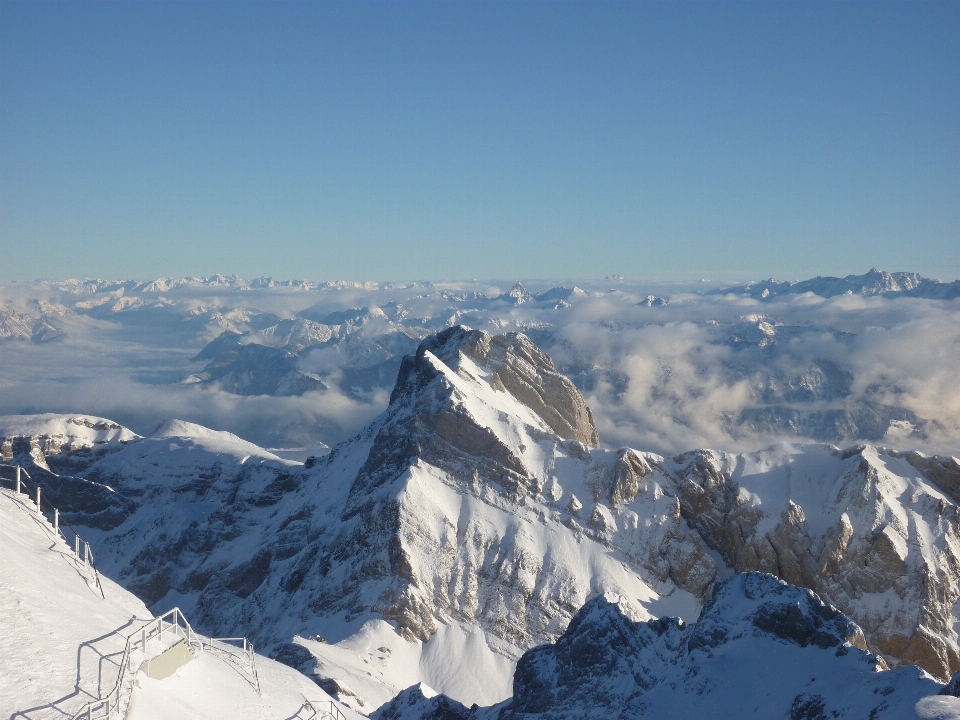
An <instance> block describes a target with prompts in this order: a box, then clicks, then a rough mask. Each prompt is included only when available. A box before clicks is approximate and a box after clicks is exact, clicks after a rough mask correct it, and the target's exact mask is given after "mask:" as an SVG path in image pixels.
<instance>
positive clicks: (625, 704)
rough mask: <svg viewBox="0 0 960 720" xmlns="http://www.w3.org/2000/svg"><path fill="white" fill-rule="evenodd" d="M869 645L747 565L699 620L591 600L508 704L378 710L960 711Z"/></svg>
mask: <svg viewBox="0 0 960 720" xmlns="http://www.w3.org/2000/svg"><path fill="white" fill-rule="evenodd" d="M865 650H866V645H865V643H864V638H863V633H862V632H861V631H860V628H859V627H857V625H856V624H855V623H853V622H852V621H851V620H850V619H849V618H847V617H846V616H844V615H843V614H842V613H839V612H837V610H836V609H835V608H833V607H831V606H830V605H826V604H824V603H823V602H821V601H820V599H819V598H817V596H816V595H814V594H813V593H812V592H810V591H809V590H801V589H800V588H797V587H793V586H791V585H787V584H785V583H783V582H782V581H779V580H777V579H776V578H774V577H772V576H771V575H764V574H760V573H747V574H743V575H737V576H736V577H733V578H730V579H728V580H725V581H723V582H722V583H720V584H719V585H718V586H717V589H716V592H715V593H714V595H713V597H712V598H711V599H710V601H709V602H708V603H707V605H706V607H704V609H703V613H702V615H701V616H700V619H699V620H698V621H697V622H695V623H692V624H684V623H683V622H682V621H679V620H678V619H676V618H667V617H664V618H660V619H658V620H651V621H641V620H638V619H637V618H636V617H634V616H633V615H632V613H631V611H630V607H629V605H625V604H624V603H623V601H622V599H621V598H620V597H618V596H617V595H612V594H608V595H603V596H598V597H596V598H594V599H593V600H591V601H590V602H588V603H587V604H586V605H585V606H584V607H583V609H581V610H580V611H579V612H578V613H577V614H576V616H575V617H574V618H573V620H572V621H571V622H570V625H569V627H568V628H567V629H566V631H565V632H564V633H563V635H561V636H560V637H559V638H558V639H557V641H556V643H552V644H549V645H541V646H540V647H536V648H533V649H532V650H530V651H528V652H527V653H525V654H524V656H523V657H522V658H521V659H520V662H519V663H518V665H517V672H516V677H515V678H514V683H513V688H514V694H513V697H512V698H511V699H510V700H509V701H507V702H504V703H502V704H501V705H498V706H494V707H490V708H474V709H473V710H468V709H467V708H466V707H465V706H463V705H461V704H459V703H456V702H455V701H451V700H450V699H448V698H446V697H444V696H442V695H435V694H434V693H433V692H432V690H431V689H429V688H424V687H422V686H421V687H413V688H409V689H408V690H405V691H404V692H403V693H401V694H400V695H398V696H397V697H396V698H394V700H393V701H391V702H390V703H389V704H387V705H385V706H383V707H381V708H380V709H378V710H377V711H376V712H375V713H373V715H372V716H371V717H373V718H375V720H434V719H437V720H439V719H440V718H446V719H449V720H467V719H468V718H478V719H482V720H487V719H489V720H493V719H494V718H497V719H498V720H500V719H502V720H513V719H514V718H543V719H544V720H547V719H548V718H552V719H556V720H563V719H566V718H573V717H576V718H621V719H623V720H627V719H629V718H639V717H655V718H664V719H673V718H676V719H677V720H681V719H686V718H695V717H715V718H744V717H764V718H781V717H782V718H791V719H801V718H806V719H810V720H812V719H816V718H850V719H852V718H870V719H871V720H882V719H883V718H890V719H891V720H893V719H894V718H895V719H896V720H908V719H909V718H918V719H919V718H940V719H941V720H947V719H948V718H960V698H957V697H956V696H955V695H954V694H951V690H952V688H951V689H944V688H943V686H941V685H940V684H939V683H936V682H934V681H933V680H932V679H931V678H930V677H929V676H928V675H926V674H925V673H923V672H922V671H919V670H917V669H916V668H899V669H896V670H889V669H887V668H886V666H885V665H884V663H883V660H882V659H880V658H878V657H877V656H875V655H871V654H869V653H867V652H866V651H865Z"/></svg>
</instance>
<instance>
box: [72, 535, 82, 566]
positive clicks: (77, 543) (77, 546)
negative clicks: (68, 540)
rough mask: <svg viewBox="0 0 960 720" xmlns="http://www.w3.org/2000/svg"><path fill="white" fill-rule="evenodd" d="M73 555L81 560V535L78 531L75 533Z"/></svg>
mask: <svg viewBox="0 0 960 720" xmlns="http://www.w3.org/2000/svg"><path fill="white" fill-rule="evenodd" d="M73 556H74V557H75V558H76V559H77V560H80V536H79V535H77V534H76V533H74V535H73Z"/></svg>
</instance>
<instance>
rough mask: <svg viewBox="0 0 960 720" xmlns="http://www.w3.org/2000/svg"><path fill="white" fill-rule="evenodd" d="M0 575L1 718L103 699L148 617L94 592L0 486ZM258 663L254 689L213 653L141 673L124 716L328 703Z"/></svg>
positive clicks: (251, 718) (309, 686)
mask: <svg viewBox="0 0 960 720" xmlns="http://www.w3.org/2000/svg"><path fill="white" fill-rule="evenodd" d="M0 578H2V583H0V618H2V626H0V627H2V631H0V717H2V718H4V719H6V718H11V719H12V718H30V719H31V720H34V719H35V720H40V719H41V718H61V719H62V718H70V717H72V716H73V715H74V714H75V713H76V712H78V711H79V710H81V709H82V708H83V707H84V706H85V704H86V703H87V702H88V701H90V700H95V699H98V698H100V697H102V696H105V695H106V694H107V693H108V692H109V691H110V690H111V689H112V688H113V686H114V684H115V682H116V680H117V675H118V670H119V668H118V664H119V661H120V658H121V656H122V654H123V650H124V646H125V642H126V638H127V636H128V635H130V634H132V633H135V632H137V631H138V630H139V629H140V628H141V627H142V626H143V625H145V624H146V622H147V621H148V620H151V619H152V617H153V616H152V615H151V613H150V612H149V611H148V610H147V608H146V607H145V606H144V605H143V603H142V602H141V601H140V600H138V599H137V598H136V597H134V596H133V595H132V594H130V593H129V592H127V591H126V590H124V589H123V588H121V587H120V586H118V585H116V584H115V583H114V582H112V581H111V580H109V579H108V578H106V577H103V576H102V575H101V576H100V582H101V584H102V586H103V595H101V593H100V590H99V588H98V587H97V584H96V580H95V578H94V576H93V574H92V572H89V571H86V570H85V569H84V566H83V564H82V563H78V562H75V561H74V558H73V553H72V551H71V549H70V548H69V547H67V545H66V543H64V542H63V540H62V539H60V538H57V537H55V536H54V534H53V528H52V527H51V526H50V524H49V523H48V522H47V521H46V520H45V519H38V518H37V516H36V514H35V512H34V510H33V505H32V504H31V503H30V502H29V501H28V498H27V497H26V496H25V495H22V494H21V495H20V496H19V497H17V496H15V495H14V493H13V492H11V491H10V490H8V489H3V490H0ZM168 644H169V643H168ZM162 649H163V648H162V646H158V647H157V648H156V650H157V651H158V652H159V651H160V650H162ZM257 666H258V671H259V679H260V685H261V691H262V694H258V693H257V691H256V689H255V687H254V686H253V684H252V683H251V681H250V678H249V677H248V676H247V675H246V674H244V673H243V672H240V671H239V670H238V669H237V667H236V665H235V664H234V663H231V662H229V661H227V660H225V659H224V657H223V656H222V655H218V654H217V653H214V652H205V653H201V654H199V655H198V656H197V657H196V659H194V660H192V661H190V662H188V663H186V664H185V665H183V666H182V667H180V668H179V669H178V670H177V671H176V673H174V674H173V675H171V676H169V677H166V678H164V679H162V680H155V679H151V678H149V677H147V676H146V674H145V673H144V672H140V673H139V674H138V676H137V681H136V682H137V685H136V687H135V688H133V696H132V700H131V701H130V704H129V707H128V708H127V714H126V717H127V718H128V719H129V720H154V719H156V720H160V719H163V720H169V719H170V718H195V719H196V720H204V719H209V720H219V719H220V718H237V719H238V720H268V719H269V720H274V719H279V718H290V717H292V716H294V715H295V714H296V713H297V711H298V710H299V709H300V708H301V706H302V705H303V701H304V700H305V699H309V700H312V701H316V702H317V704H318V705H319V704H320V703H321V702H329V701H330V697H329V696H328V695H327V694H326V693H324V692H323V691H322V690H321V689H320V688H318V687H317V686H316V685H315V684H314V683H312V682H310V680H308V679H307V678H306V677H304V676H303V675H301V674H300V673H298V672H296V671H295V670H293V669H291V668H289V667H287V666H286V665H282V664H280V663H277V662H274V661H272V660H270V659H268V658H265V657H262V656H260V657H258V658H257ZM340 710H341V712H342V713H343V714H344V716H345V717H347V718H352V717H355V714H354V713H352V712H351V711H350V710H348V709H344V708H341V709H340ZM303 717H307V715H303Z"/></svg>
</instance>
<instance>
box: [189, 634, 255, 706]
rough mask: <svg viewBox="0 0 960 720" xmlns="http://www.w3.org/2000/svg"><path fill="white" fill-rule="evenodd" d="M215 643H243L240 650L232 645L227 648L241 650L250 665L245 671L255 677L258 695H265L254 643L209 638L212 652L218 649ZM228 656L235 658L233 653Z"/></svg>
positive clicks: (243, 640)
mask: <svg viewBox="0 0 960 720" xmlns="http://www.w3.org/2000/svg"><path fill="white" fill-rule="evenodd" d="M201 642H202V640H201ZM215 642H217V643H220V644H222V645H227V643H232V642H237V643H243V645H242V647H240V648H234V647H233V646H232V645H227V647H229V648H230V649H234V650H241V652H242V653H243V658H244V660H246V661H247V665H248V667H246V668H244V669H245V670H246V671H247V672H248V673H250V675H251V676H252V677H253V685H254V687H255V688H256V690H257V695H262V694H263V693H261V691H260V673H259V672H258V671H257V654H256V651H255V650H254V648H253V643H252V642H250V641H249V640H247V638H245V637H225V638H207V647H209V648H210V650H211V651H213V650H217V649H218V648H217V647H216V646H215V645H214V643H215ZM227 654H229V655H230V656H232V657H235V655H234V654H233V653H227Z"/></svg>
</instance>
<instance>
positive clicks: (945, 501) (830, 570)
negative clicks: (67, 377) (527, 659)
mask: <svg viewBox="0 0 960 720" xmlns="http://www.w3.org/2000/svg"><path fill="white" fill-rule="evenodd" d="M11 422H12V421H11ZM17 422H19V423H21V424H22V423H23V422H24V421H23V420H18V421H17ZM44 422H46V423H51V422H56V423H61V420H57V419H55V418H48V419H47V420H45V421H44ZM62 422H64V423H65V422H66V420H63V421H62ZM91 422H93V421H92V420H91ZM97 422H99V421H97ZM13 424H16V423H13ZM81 426H83V425H82V423H81ZM44 427H46V426H44ZM58 427H59V426H58ZM44 432H47V434H49V432H48V431H47V430H44ZM107 445H108V446H109V447H111V448H113V451H111V452H105V453H100V454H96V455H93V454H88V455H86V456H84V455H82V454H80V453H79V451H78V454H77V457H79V458H80V459H79V460H75V461H72V460H69V459H68V458H70V457H72V454H71V453H69V452H66V451H64V452H61V454H60V455H59V456H57V455H54V454H51V455H50V456H49V457H45V458H43V459H42V460H43V462H45V463H46V465H47V466H48V467H50V468H51V469H53V468H55V467H67V468H70V469H71V470H70V472H71V475H72V476H71V477H66V476H65V475H55V474H52V473H51V474H44V473H42V467H41V465H42V463H41V462H40V458H36V457H35V456H36V455H37V453H36V452H35V451H31V450H30V448H31V447H34V448H36V447H39V446H40V442H39V440H34V439H33V438H32V437H23V436H22V435H21V436H20V437H19V439H16V438H14V439H11V441H10V447H11V451H12V452H13V457H14V459H16V460H17V461H23V462H30V461H31V458H33V460H34V470H37V471H38V475H39V476H41V477H42V480H43V482H45V483H47V484H48V485H49V489H50V493H51V494H52V496H53V497H55V498H56V497H59V496H64V497H67V496H69V497H70V498H71V499H76V500H77V505H78V506H79V508H80V509H79V511H78V513H77V516H75V517H73V519H72V521H75V522H81V523H85V524H86V525H88V526H89V527H91V528H94V530H91V534H92V536H93V537H94V538H95V540H96V548H97V557H98V559H99V562H100V564H101V566H102V567H103V568H105V569H106V571H107V572H108V573H110V574H111V575H112V576H113V577H115V578H116V579H118V580H119V581H120V582H121V583H123V584H124V585H125V586H126V587H128V588H131V589H133V590H135V591H136V592H137V593H138V594H139V595H140V597H142V598H144V599H145V600H146V601H147V602H148V604H150V606H151V607H152V608H153V609H154V610H163V609H166V608H168V607H172V606H174V605H178V606H180V607H181V608H183V609H184V610H185V611H186V612H187V613H188V615H189V616H190V617H191V618H194V622H195V623H196V624H197V625H198V626H199V627H200V628H201V629H203V630H204V631H206V632H208V633H211V634H218V635H238V634H239V635H248V636H251V637H253V638H254V639H255V641H256V642H257V644H258V647H263V648H265V649H267V650H269V651H270V652H271V653H272V654H273V655H274V656H275V657H277V658H279V659H281V660H283V661H284V662H287V663H288V664H291V665H293V666H295V667H297V668H298V669H301V670H302V671H303V672H305V673H307V674H309V675H311V676H313V677H315V678H316V680H317V681H318V682H319V683H320V684H321V686H322V687H324V688H325V689H327V690H328V691H329V692H331V693H335V694H337V695H338V696H339V697H340V698H341V699H344V700H348V701H349V702H351V703H353V704H354V705H355V706H356V707H360V708H362V709H364V710H367V711H369V710H371V709H373V708H375V707H377V706H379V705H381V704H383V703H385V702H387V701H389V700H390V699H391V698H392V697H393V696H395V695H396V694H397V693H398V692H400V691H401V690H403V689H404V688H406V687H409V686H411V685H415V684H417V683H421V682H422V683H426V685H428V686H431V687H434V688H436V689H437V690H439V691H441V692H444V693H446V694H447V695H449V696H451V697H452V698H453V699H455V700H457V701H460V702H463V703H466V704H468V705H469V704H472V703H478V704H481V705H491V704H493V703H496V702H499V701H502V700H505V699H506V698H507V697H509V696H510V694H511V680H510V678H511V675H512V673H513V667H514V664H515V663H516V661H517V660H518V659H519V658H520V657H521V656H522V655H523V653H524V652H525V651H527V650H529V649H530V648H532V647H534V646H536V645H540V644H543V643H550V642H554V641H556V639H557V638H558V637H560V635H561V634H562V633H563V632H564V630H565V629H566V628H567V626H568V625H569V623H570V621H571V619H572V618H573V617H574V615H575V613H576V612H577V611H578V610H579V608H580V607H581V606H582V605H583V604H584V603H585V602H587V601H588V600H590V599H591V598H593V597H596V596H598V595H602V594H604V593H608V592H613V593H616V594H617V595H618V596H620V597H621V598H623V603H626V604H629V605H630V606H631V607H632V609H631V611H630V612H631V613H633V615H634V616H635V617H636V618H637V619H639V620H652V619H654V618H658V617H661V616H665V615H671V616H677V617H680V618H682V619H683V620H685V621H687V622H692V621H693V620H695V619H696V617H697V616H698V614H699V612H700V609H701V607H702V604H703V603H704V602H706V601H707V600H708V599H709V597H710V594H711V592H712V589H713V586H714V584H715V582H716V581H717V580H718V579H722V578H724V577H726V576H727V575H729V574H730V573H731V572H732V571H734V570H736V571H744V570H762V571H766V572H772V573H774V574H776V575H779V576H780V577H783V578H784V579H786V580H788V581H790V582H792V583H794V584H798V585H801V586H806V587H810V588H812V589H814V590H816V591H817V592H818V593H821V594H822V596H823V597H824V599H825V600H827V601H829V602H831V603H833V604H834V605H836V606H838V607H839V608H840V609H841V610H843V611H844V612H846V613H847V614H848V615H849V616H850V617H851V618H853V620H855V621H856V622H858V623H860V624H861V625H862V627H863V629H864V634H865V639H866V643H867V647H868V649H870V650H871V651H874V652H879V653H881V654H882V655H883V656H884V658H886V661H887V662H888V663H889V664H891V665H897V664H901V663H903V664H906V663H916V664H919V665H920V666H921V667H923V668H925V669H926V670H928V671H929V672H931V673H932V674H933V675H935V676H936V677H938V678H940V679H941V680H946V679H948V678H949V677H950V675H951V674H952V673H954V672H955V671H957V670H958V669H960V662H958V652H957V635H956V632H955V630H954V628H953V620H952V616H953V610H954V605H955V604H956V602H957V594H956V593H957V591H956V589H955V588H956V587H957V586H958V582H960V563H958V562H957V548H958V546H957V525H958V519H957V518H958V516H957V510H956V508H957V499H956V493H957V488H958V487H960V465H958V463H957V461H956V460H955V459H953V458H936V457H931V456H926V455H922V454H920V453H915V452H914V453H901V452H895V451H891V450H885V449H880V448H876V447H873V446H862V447H854V448H851V449H849V450H846V451H841V450H839V449H837V448H834V447H829V446H827V447H824V446H811V445H779V446H775V447H773V448H770V449H769V450H766V451H763V452H759V453H753V454H725V453H719V452H714V451H708V450H700V451H694V452H691V453H687V454H681V455H677V456H674V457H672V458H669V459H667V458H664V457H662V456H659V455H655V454H651V453H645V452H640V451H636V450H632V449H629V448H624V449H621V450H616V451H615V450H610V449H605V448H601V447H598V445H599V436H598V432H597V428H596V425H595V422H594V418H593V414H592V413H591V411H590V409H589V408H588V407H587V405H586V402H585V401H584V398H583V396H582V395H581V394H580V392H579V391H578V390H577V389H576V387H575V386H574V385H573V383H572V382H570V380H568V379H567V378H566V377H564V376H563V375H562V374H561V373H560V372H558V370H557V369H556V366H555V365H554V363H553V362H552V360H551V359H550V357H549V356H547V355H546V354H545V353H543V352H542V351H541V350H540V349H539V348H538V347H537V346H536V345H535V344H533V343H532V342H531V341H530V340H529V339H528V338H527V337H526V336H524V335H521V334H516V333H508V334H504V335H498V336H491V335H489V334H487V333H484V332H481V331H475V330H468V329H466V328H463V327H453V328H450V329H448V330H445V331H443V332H441V333H438V334H436V335H434V336H430V337H428V338H426V339H425V340H424V341H423V342H422V343H420V345H419V347H418V349H417V352H416V354H415V355H413V356H409V357H407V358H406V359H404V360H403V363H402V365H401V368H400V371H399V377H398V378H397V381H396V384H395V387H394V389H393V393H392V395H391V398H390V403H389V406H388V408H387V410H386V411H385V412H384V413H383V414H382V415H381V416H380V417H379V418H378V419H377V420H376V421H375V422H374V423H372V424H371V425H370V426H369V427H367V428H366V429H365V430H364V431H363V432H361V433H360V434H359V435H357V436H356V437H355V438H353V439H352V440H350V441H348V442H345V443H343V444H341V445H339V446H337V447H335V448H334V449H333V451H332V452H331V453H330V454H329V455H327V456H325V457H322V458H311V459H309V460H308V461H307V462H305V463H304V464H303V465H299V464H296V463H291V462H287V461H283V460H281V459H280V458H278V457H276V456H274V455H272V454H271V453H268V452H267V451H264V450H262V449H260V448H257V447H256V446H254V445H252V444H250V443H246V442H245V441H242V440H240V439H239V438H236V437H235V436H230V435H229V434H225V433H213V432H211V431H206V430H205V429H201V428H198V427H197V426H194V425H190V424H186V423H168V424H166V425H164V426H162V427H161V428H159V429H158V431H157V433H155V434H154V436H153V437H143V438H141V437H137V436H132V435H131V436H130V437H127V436H125V442H123V443H121V442H119V441H118V442H116V443H114V444H113V445H110V444H109V443H107ZM60 447H61V448H62V445H61V446H60ZM18 448H22V449H23V451H22V452H21V451H18V450H17V449H18ZM31 453H32V454H31ZM83 458H86V459H85V460H84V459H83ZM55 472H56V471H55ZM58 493H59V494H60V495H58ZM80 501H82V502H80ZM64 506H65V507H66V506H68V505H67V504H64ZM84 514H86V515H87V517H86V518H84Z"/></svg>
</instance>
